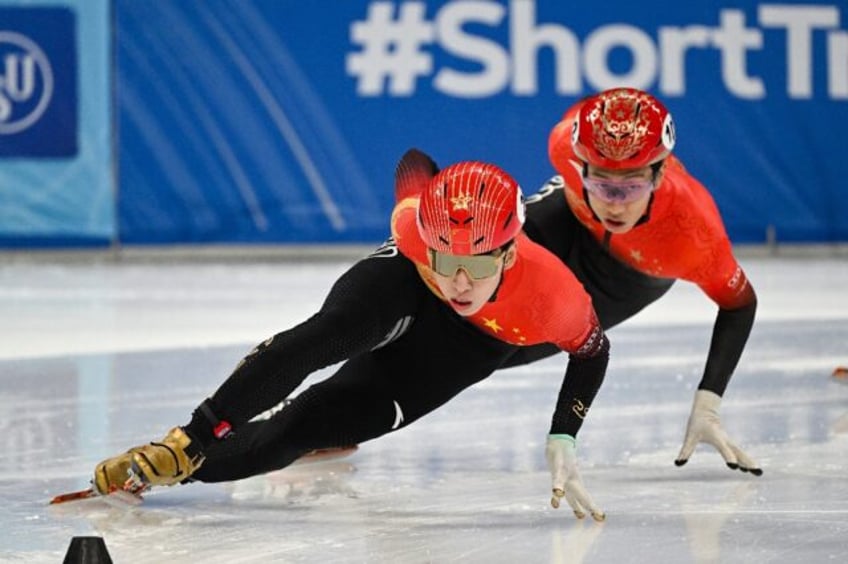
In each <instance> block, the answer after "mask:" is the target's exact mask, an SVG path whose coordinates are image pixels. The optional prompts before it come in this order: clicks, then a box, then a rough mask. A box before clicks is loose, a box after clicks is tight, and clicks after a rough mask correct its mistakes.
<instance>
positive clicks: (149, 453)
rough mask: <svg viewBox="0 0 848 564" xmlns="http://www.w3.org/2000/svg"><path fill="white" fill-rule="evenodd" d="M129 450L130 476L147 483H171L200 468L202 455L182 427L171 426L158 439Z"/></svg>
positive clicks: (165, 484)
mask: <svg viewBox="0 0 848 564" xmlns="http://www.w3.org/2000/svg"><path fill="white" fill-rule="evenodd" d="M128 454H130V458H131V461H130V469H131V471H132V475H133V479H134V480H138V481H141V482H142V483H143V484H145V485H148V486H173V485H174V484H178V483H180V482H182V481H183V480H185V479H186V478H188V477H189V476H191V475H192V474H193V473H194V472H195V470H197V469H198V468H200V465H201V464H203V460H204V459H205V457H204V456H203V455H202V454H201V453H200V449H199V447H198V446H197V445H194V444H192V440H191V437H189V436H188V435H187V434H186V432H185V431H184V430H183V429H182V427H174V428H173V429H171V430H170V431H168V434H167V435H165V438H164V439H162V440H161V441H160V442H153V443H150V444H149V445H144V446H142V447H137V448H134V449H132V450H130V452H129V453H128Z"/></svg>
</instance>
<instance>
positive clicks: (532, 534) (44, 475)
mask: <svg viewBox="0 0 848 564" xmlns="http://www.w3.org/2000/svg"><path fill="white" fill-rule="evenodd" d="M743 265H744V266H745V268H746V271H747V272H748V274H749V277H750V278H751V280H752V281H753V283H754V285H755V288H756V289H757V291H758V294H759V297H760V309H759V312H758V322H757V325H756V326H755V329H754V332H753V334H752V336H751V340H750V343H749V346H748V349H747V351H746V353H745V355H744V356H743V358H742V361H741V363H740V365H739V368H738V369H737V374H736V376H735V378H734V379H733V380H732V382H731V384H730V387H729V389H728V391H727V393H726V395H725V400H724V402H723V405H722V416H723V421H724V425H725V427H726V429H727V430H728V431H729V433H730V434H731V436H732V437H734V438H735V439H736V440H737V441H738V442H739V443H740V445H742V446H743V447H744V448H746V449H747V451H748V452H749V454H751V455H752V456H754V457H755V458H756V459H757V461H758V462H759V463H760V464H761V465H762V467H763V468H764V471H765V474H764V475H763V476H762V477H760V478H755V477H752V476H750V475H745V474H742V473H740V472H733V471H730V470H728V469H727V468H726V467H725V466H724V463H723V461H722V460H721V458H720V456H719V455H718V454H717V453H716V452H715V451H713V450H711V449H709V448H707V447H703V446H701V447H699V449H698V450H697V451H696V453H695V454H694V456H693V457H692V458H691V460H690V461H689V463H688V464H687V465H686V466H684V467H682V468H677V467H675V466H674V465H673V463H672V462H673V460H674V458H675V457H676V455H677V452H678V450H679V448H680V442H681V440H682V436H683V431H684V428H685V424H686V418H687V416H688V413H689V408H690V403H691V400H692V396H693V393H694V388H695V386H696V385H697V382H698V380H699V378H700V374H701V371H702V370H703V363H704V359H705V356H706V351H707V347H708V344H709V338H710V330H711V324H712V320H713V317H714V315H715V310H714V308H713V306H712V305H711V304H710V302H709V301H708V300H707V299H706V298H705V297H703V296H702V295H701V294H700V293H699V291H698V290H697V289H695V288H693V287H691V286H689V285H686V284H678V285H677V286H676V287H675V288H674V289H673V290H672V292H671V294H670V295H669V296H667V297H666V298H664V299H663V300H662V301H661V302H659V303H657V304H655V305H654V306H651V307H650V308H648V309H647V310H646V311H645V312H643V313H642V314H640V316H639V317H637V318H636V319H634V320H632V321H631V322H630V323H629V324H626V325H624V326H622V327H619V328H617V329H615V330H613V331H612V332H611V334H610V337H611V339H612V342H613V353H612V354H613V356H612V360H611V362H610V368H609V373H608V375H607V380H606V382H605V385H604V387H603V388H602V390H601V392H600V394H599V396H598V398H597V400H596V402H595V405H594V406H593V408H592V414H591V416H590V417H589V419H588V420H587V423H586V425H585V426H584V427H583V430H582V431H581V435H580V441H579V442H580V446H579V451H578V453H579V457H580V464H581V470H582V474H583V478H584V481H585V482H586V485H587V487H588V488H589V490H590V492H591V493H592V494H593V495H594V497H595V499H596V501H597V502H598V503H599V504H600V505H601V506H602V507H603V509H604V510H605V511H606V512H607V515H608V519H607V522H605V523H603V524H597V523H594V522H592V521H587V522H581V521H577V520H576V519H575V518H574V517H573V515H572V513H571V512H570V511H569V510H568V508H567V506H565V504H563V507H561V508H560V509H559V510H554V509H552V508H551V507H550V505H549V504H548V500H549V478H548V473H547V470H546V468H545V461H544V454H543V449H544V438H545V433H546V431H547V427H548V423H549V418H550V414H551V412H552V408H553V403H554V401H555V398H556V393H557V390H558V388H559V384H560V381H561V375H562V371H563V369H564V366H565V357H564V356H560V357H557V358H553V359H548V360H545V361H543V362H539V363H537V364H535V365H531V366H528V367H523V368H516V369H511V370H506V371H502V372H499V373H497V374H496V375H495V376H493V377H492V378H490V379H489V380H487V381H485V382H483V383H482V384H480V385H478V386H476V387H474V388H472V389H470V390H468V391H466V392H464V393H463V394H461V395H460V396H459V397H458V398H457V399H456V400H454V401H453V402H451V403H449V404H448V405H447V406H445V407H444V408H443V409H441V410H439V411H437V412H435V413H434V414H432V415H430V416H428V417H426V418H425V419H423V420H421V421H420V422H417V423H416V424H414V425H412V426H410V427H409V428H407V429H404V430H402V431H400V432H397V433H395V434H393V435H390V436H387V437H384V438H381V439H378V440H376V441H372V442H370V443H366V444H365V445H363V446H362V448H361V449H360V450H359V452H357V453H355V454H353V455H352V456H350V457H348V458H345V459H341V460H336V461H333V462H328V463H325V464H322V465H313V466H299V467H297V466H296V467H291V468H289V469H286V470H283V471H280V472H276V473H272V474H269V475H266V476H260V477H256V478H252V479H250V480H244V481H242V482H237V483H232V484H219V485H190V486H181V487H177V488H171V489H163V490H159V491H155V492H153V493H151V494H149V495H148V497H147V499H146V501H145V503H144V504H143V505H141V506H139V507H112V506H110V505H107V504H105V503H103V502H102V501H91V502H80V503H76V504H67V505H64V506H52V507H51V506H48V505H47V501H48V500H49V498H50V497H51V496H52V495H54V494H56V493H60V492H64V491H67V490H73V489H78V488H81V487H84V486H85V485H86V484H87V479H88V476H89V474H90V472H91V470H92V469H93V466H94V464H95V463H97V462H98V461H99V460H100V459H102V458H104V457H106V456H109V455H112V454H115V453H117V452H120V451H122V450H125V449H126V448H128V447H130V446H132V445H134V444H137V443H141V442H145V441H147V440H151V439H154V438H158V437H159V436H160V435H162V434H163V433H164V432H165V431H166V430H167V429H168V428H169V427H170V426H172V425H174V424H180V423H184V422H185V421H186V420H187V418H188V416H189V414H190V412H191V410H192V409H193V408H194V407H195V405H196V404H197V403H198V402H199V401H200V400H201V399H202V398H203V397H205V396H206V395H208V394H209V393H211V392H212V391H213V390H214V389H215V387H216V386H217V385H218V384H219V383H220V382H221V381H223V379H224V378H225V377H226V376H227V375H228V374H229V372H230V370H231V369H232V367H233V366H234V365H235V363H236V362H237V361H238V360H239V358H240V357H241V356H242V355H243V354H245V353H246V352H247V351H248V350H249V349H250V348H251V347H252V346H253V345H254V344H255V343H257V342H259V341H261V340H263V339H264V338H266V337H267V336H269V335H271V334H273V333H275V332H277V331H279V330H281V329H284V328H287V327H289V326H291V325H293V324H294V323H296V322H299V321H301V320H302V319H304V318H305V317H306V316H308V315H309V314H311V313H312V312H313V311H314V310H315V309H316V308H317V306H318V304H319V303H320V301H321V299H322V298H323V296H324V294H325V292H326V291H327V289H328V288H329V286H330V284H331V283H332V282H333V280H334V279H335V277H336V276H337V275H338V274H339V273H340V272H342V270H343V269H344V268H345V266H346V263H344V262H316V263H302V262H299V263H294V262H279V263H274V262H273V261H268V260H266V261H263V262H259V263H254V262H250V261H238V262H202V263H176V264H168V263H156V262H153V263H144V262H131V261H130V262H127V261H110V260H97V261H86V260H79V261H71V262H61V263H53V264H49V263H47V262H45V261H25V260H24V261H21V260H15V261H6V262H4V263H3V264H2V265H0V331H2V337H3V338H2V343H0V447H2V448H0V499H2V505H3V511H2V512H0V539H2V542H0V561H2V562H27V563H30V562H45V563H46V562H51V563H53V562H60V561H61V560H62V558H63V557H64V554H65V551H66V550H67V547H68V545H69V544H70V540H71V538H72V537H73V536H87V535H96V536H102V537H103V538H104V539H105V541H106V544H107V546H108V548H109V551H110V553H111V555H112V558H113V560H114V561H115V562H116V563H122V562H128V563H144V562H150V563H160V562H201V561H203V562H227V563H236V562H376V563H390V562H391V563H395V562H416V563H417V562H486V563H490V562H505V563H512V562H521V563H530V562H545V563H566V562H568V563H571V562H575V563H576V562H587V563H589V562H621V563H623V562H628V563H629V562H651V563H655V562H674V563H678V562H746V563H750V562H792V563H797V562H805V563H814V562H815V563H817V562H834V563H835V562H845V561H848V386H846V385H841V384H839V383H837V382H836V381H834V380H833V379H832V378H830V373H831V371H832V370H833V368H834V367H835V366H837V365H840V364H842V365H845V364H848V346H846V343H848V329H846V328H847V327H848V291H846V282H845V281H846V280H848V261H846V259H845V258H844V257H843V258H816V259H811V258H810V259H788V258H784V259H775V258H749V259H747V260H743ZM328 373H329V372H324V373H322V374H319V375H317V376H315V377H314V378H321V377H324V376H326V375H327V374H328ZM310 381H311V380H310Z"/></svg>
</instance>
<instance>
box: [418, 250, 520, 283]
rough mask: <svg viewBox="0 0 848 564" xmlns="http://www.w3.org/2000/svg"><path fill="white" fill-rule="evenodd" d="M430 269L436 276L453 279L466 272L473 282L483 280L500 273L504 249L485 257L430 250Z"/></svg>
mask: <svg viewBox="0 0 848 564" xmlns="http://www.w3.org/2000/svg"><path fill="white" fill-rule="evenodd" d="M427 254H428V256H429V257H430V268H432V269H433V270H434V271H435V272H436V274H440V275H442V276H448V277H453V276H455V275H456V273H457V272H458V271H459V269H462V270H464V271H465V272H466V273H467V274H468V276H469V277H471V279H473V280H482V279H484V278H489V277H491V276H494V275H495V274H497V273H498V260H500V258H501V257H502V256H503V255H504V249H496V250H494V251H492V252H491V253H486V254H485V255H449V254H445V253H440V252H439V251H436V250H433V249H428V250H427Z"/></svg>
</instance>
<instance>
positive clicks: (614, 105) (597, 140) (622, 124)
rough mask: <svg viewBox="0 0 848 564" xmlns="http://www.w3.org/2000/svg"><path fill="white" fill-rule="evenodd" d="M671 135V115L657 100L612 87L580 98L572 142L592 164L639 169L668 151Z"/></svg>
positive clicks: (633, 90)
mask: <svg viewBox="0 0 848 564" xmlns="http://www.w3.org/2000/svg"><path fill="white" fill-rule="evenodd" d="M674 137H675V136H674V122H673V121H672V119H671V114H670V113H669V112H668V110H667V109H666V107H665V106H664V105H663V104H662V103H661V102H660V101H659V100H657V99H656V98H654V97H653V96H651V95H650V94H648V93H647V92H643V91H642V90H637V89H635V88H613V89H611V90H605V91H603V92H601V93H599V94H595V95H594V96H590V97H588V98H586V99H585V100H584V101H583V104H582V105H581V106H580V110H579V112H578V114H577V118H576V119H575V120H574V125H573V128H572V130H571V145H572V147H573V148H574V153H575V154H576V155H577V157H578V158H579V159H581V160H583V161H585V162H587V163H589V164H591V165H594V166H599V167H603V168H610V169H623V168H641V167H644V166H648V165H650V164H653V163H655V162H657V161H660V160H662V159H664V158H666V157H667V156H668V155H669V154H671V150H672V149H673V148H674Z"/></svg>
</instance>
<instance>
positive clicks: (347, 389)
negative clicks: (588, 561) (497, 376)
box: [93, 150, 609, 520]
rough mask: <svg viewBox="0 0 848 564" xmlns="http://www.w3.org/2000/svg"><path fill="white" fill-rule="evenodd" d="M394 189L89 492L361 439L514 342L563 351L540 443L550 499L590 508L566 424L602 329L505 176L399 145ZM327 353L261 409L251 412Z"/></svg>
mask: <svg viewBox="0 0 848 564" xmlns="http://www.w3.org/2000/svg"><path fill="white" fill-rule="evenodd" d="M395 190H396V200H397V203H396V206H395V209H394V212H393V214H392V222H391V224H392V234H393V238H394V242H392V241H391V240H390V241H389V242H388V243H387V244H385V245H384V246H383V247H381V248H380V249H378V250H377V251H376V252H375V253H373V254H372V255H371V256H370V257H368V258H366V259H364V260H361V261H359V262H358V263H356V264H355V265H354V266H353V267H352V268H351V269H350V270H349V271H347V272H346V273H345V274H344V275H342V276H341V278H340V279H339V280H338V281H337V282H336V283H335V285H334V286H333V288H332V289H331V291H330V293H329V296H328V297H327V298H326V301H325V302H324V304H323V306H322V307H321V309H320V311H319V312H318V313H317V314H315V315H314V316H312V317H311V318H309V319H308V320H306V321H305V322H303V323H301V324H300V325H297V326H296V327H294V328H292V329H289V330H287V331H283V332H282V333H279V334H277V335H275V336H273V337H272V338H270V339H268V340H267V341H265V342H264V343H262V344H260V345H259V346H257V347H256V348H255V349H254V350H253V351H252V352H251V353H250V354H248V355H247V356H246V357H245V358H244V359H243V360H242V361H241V363H240V364H239V365H238V366H237V367H236V369H235V371H234V372H233V374H232V375H231V376H230V377H229V378H228V379H227V380H226V381H225V382H224V383H223V384H222V385H221V387H220V388H218V390H217V391H216V392H215V393H214V394H213V395H212V396H211V397H210V398H208V399H206V400H205V401H203V402H202V403H201V404H200V406H199V407H198V408H197V409H196V410H195V411H194V413H193V415H192V417H191V420H190V421H189V422H188V423H187V424H186V425H183V426H181V427H175V428H174V429H172V430H171V431H170V432H168V434H167V435H166V436H165V437H164V438H163V439H162V440H161V441H158V442H153V443H150V444H147V445H144V446H139V447H136V448H133V449H130V450H129V451H128V452H126V453H124V454H121V455H119V456H116V457H113V458H110V459H108V460H105V461H103V462H101V463H100V464H98V465H97V467H96V469H95V472H94V479H93V485H94V488H95V489H96V490H97V491H98V492H100V493H102V494H107V493H109V492H111V491H114V490H115V489H122V488H125V487H126V488H127V489H135V488H138V487H143V488H144V487H148V486H170V485H174V484H177V483H180V482H184V481H187V480H197V481H201V482H220V481H230V480H238V479H241V478H247V477H249V476H254V475H257V474H261V473H265V472H269V471H272V470H277V469H280V468H283V467H285V466H287V465H289V464H291V463H292V462H294V461H295V460H297V459H298V458H299V457H300V456H302V455H304V454H306V453H308V452H310V451H312V450H314V449H323V448H332V447H344V446H347V445H355V444H359V443H362V442H365V441H368V440H370V439H374V438H376V437H379V436H381V435H383V434H386V433H389V432H393V431H396V430H399V429H402V428H404V427H406V426H407V425H409V424H410V423H412V422H413V421H416V420H417V419H419V418H420V417H422V416H424V415H426V414H427V413H430V412H431V411H433V410H434V409H436V408H438V407H439V406H441V405H442V404H444V403H445V402H447V401H449V400H450V399H451V398H452V397H453V396H455V395H456V394H458V393H459V392H460V391H462V390H463V389H465V388H467V387H468V386H471V385H472V384H475V383H476V382H479V381H481V380H483V379H484V378H486V377H488V376H489V375H490V374H491V373H492V372H493V371H494V370H496V369H497V368H498V367H499V366H500V365H501V364H502V363H503V361H504V360H505V359H506V358H507V357H508V356H510V355H511V354H512V353H513V352H514V351H515V350H516V349H517V348H518V347H521V346H526V345H532V344H538V343H545V342H547V343H553V344H554V346H555V347H556V348H557V350H564V351H566V352H568V353H569V362H568V366H567V369H566V373H567V375H568V376H567V381H568V383H569V385H568V386H565V387H562V388H561V390H560V394H559V398H558V400H557V402H556V407H555V411H554V414H553V418H552V423H551V427H550V433H549V435H548V438H547V441H546V449H545V450H546V458H547V461H548V465H549V469H550V471H551V479H552V491H553V497H552V498H551V503H552V505H553V506H554V507H558V506H559V503H560V499H561V498H562V497H565V499H566V501H567V502H568V503H569V505H570V506H571V507H572V509H573V511H574V513H575V515H576V516H577V517H578V518H583V517H584V516H585V514H586V513H587V512H588V513H590V514H592V516H593V517H594V518H595V519H596V520H603V519H604V513H603V512H602V511H601V510H600V508H599V507H598V506H597V505H595V503H594V501H593V500H592V498H591V496H590V495H589V494H588V492H587V491H586V489H585V487H584V485H583V482H582V480H581V477H580V474H579V472H578V469H577V462H576V455H575V446H574V436H575V435H576V434H577V430H578V429H579V428H580V426H581V424H582V421H583V418H584V417H585V414H586V412H587V410H588V409H589V406H590V405H591V403H592V399H593V398H594V396H595V393H596V392H597V390H598V388H599V387H600V385H601V382H602V381H603V378H604V374H605V371H606V366H607V362H608V359H609V341H608V340H607V338H606V336H605V334H604V332H603V330H602V329H601V327H600V325H599V324H598V321H597V317H596V315H595V312H594V310H593V308H592V304H591V300H590V298H589V296H588V295H587V294H586V292H585V291H584V290H583V288H582V287H581V286H580V283H579V282H578V281H577V280H576V278H575V277H574V275H573V274H572V273H571V272H570V271H569V270H568V268H567V267H566V266H565V265H563V264H562V263H561V262H560V261H559V260H557V258H556V257H554V256H553V255H551V254H550V253H548V252H547V251H545V250H544V249H543V248H542V247H540V246H539V245H537V244H535V243H533V242H532V241H530V240H529V239H528V238H527V237H526V236H525V235H524V234H523V233H522V231H521V228H522V224H523V223H524V203H523V198H522V194H521V190H520V188H519V186H518V184H517V183H516V182H515V181H514V180H513V179H512V178H511V177H510V176H509V175H508V174H506V173H505V172H503V171H502V170H500V169H499V168H497V167H496V166H494V165H490V164H484V163H479V162H461V163H458V164H455V165H452V166H449V167H447V168H446V169H444V170H442V171H441V172H439V171H438V170H437V167H436V165H435V163H433V162H432V161H431V160H430V159H429V158H428V157H427V156H426V155H424V154H423V153H421V152H419V151H416V150H412V151H409V152H408V153H407V154H406V155H404V157H403V159H402V160H401V162H400V163H399V165H398V168H397V172H396V177H395ZM340 361H346V362H345V363H344V364H343V365H342V366H341V367H340V368H339V369H338V371H336V372H335V374H333V375H332V376H331V377H329V378H328V379H326V380H324V381H322V382H320V383H318V384H315V385H313V386H311V387H309V388H308V389H306V390H305V391H303V392H302V393H300V394H299V395H298V396H297V397H296V398H295V399H294V400H293V401H292V402H291V403H290V404H289V405H287V406H286V407H284V408H283V409H282V410H281V411H279V412H277V413H276V414H275V415H273V416H272V417H271V418H270V419H267V420H262V421H251V420H252V419H253V418H254V417H255V416H257V415H258V414H260V413H262V412H264V411H266V410H269V409H270V408H272V407H274V406H275V405H276V404H278V403H280V402H281V401H282V400H284V399H285V398H287V397H288V396H289V394H291V393H292V391H293V390H294V389H295V388H296V387H297V386H298V385H299V384H300V383H301V382H303V380H304V379H305V378H306V377H307V376H308V375H309V374H311V373H313V372H315V371H316V370H319V369H321V368H323V367H326V366H329V365H332V364H335V363H337V362H340ZM128 475H129V476H130V480H129V481H128ZM139 484H140V485H139Z"/></svg>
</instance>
